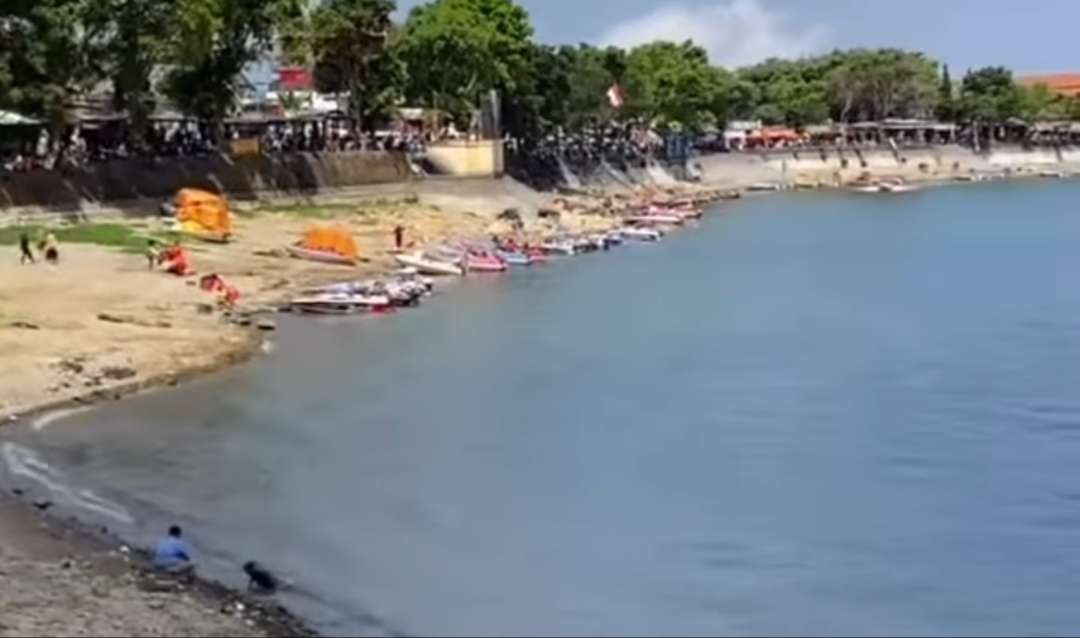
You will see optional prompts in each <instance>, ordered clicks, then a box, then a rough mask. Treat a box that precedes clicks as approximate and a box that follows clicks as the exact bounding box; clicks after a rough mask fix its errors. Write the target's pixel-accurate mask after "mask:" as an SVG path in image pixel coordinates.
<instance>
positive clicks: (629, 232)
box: [622, 226, 664, 241]
mask: <svg viewBox="0 0 1080 638" xmlns="http://www.w3.org/2000/svg"><path fill="white" fill-rule="evenodd" d="M622 236H623V237H625V238H626V239H629V240H632V241H660V238H661V237H663V236H664V234H663V233H662V232H660V231H659V230H657V229H655V228H641V227H638V226H627V227H626V228H623V229H622Z"/></svg>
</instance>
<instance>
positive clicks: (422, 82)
mask: <svg viewBox="0 0 1080 638" xmlns="http://www.w3.org/2000/svg"><path fill="white" fill-rule="evenodd" d="M532 35H533V28H532V25H531V24H530V22H529V14H528V13H527V12H526V11H525V9H523V8H521V7H520V6H518V5H517V4H514V2H512V1H511V0H434V2H431V3H430V4H426V5H421V6H418V7H416V8H414V9H413V10H412V12H411V13H410V14H409V19H408V20H407V21H406V23H405V26H404V28H403V30H402V37H401V39H400V41H399V49H398V51H399V53H400V55H401V57H402V59H403V60H404V61H405V66H406V69H407V71H408V84H407V88H406V95H407V96H408V98H409V99H410V100H412V101H415V102H417V103H420V104H422V105H426V106H429V107H433V108H437V109H443V110H445V111H448V112H449V113H451V114H452V115H453V116H454V117H455V119H456V120H457V121H458V122H459V123H465V122H467V120H468V118H469V116H470V115H471V114H472V113H473V111H474V110H475V108H476V105H477V103H478V101H479V99H480V97H481V96H483V95H486V94H487V93H488V92H489V91H491V90H495V91H499V92H500V93H502V94H503V96H504V99H507V98H509V99H510V100H513V99H514V98H515V94H516V92H517V91H518V89H519V88H527V84H528V83H529V82H530V79H531V78H532V69H531V64H532V62H533V61H534V60H533V49H532V43H531V39H532Z"/></svg>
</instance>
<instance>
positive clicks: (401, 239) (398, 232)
mask: <svg viewBox="0 0 1080 638" xmlns="http://www.w3.org/2000/svg"><path fill="white" fill-rule="evenodd" d="M404 243H405V227H404V226H401V225H398V226H394V248H396V249H398V250H401V246H402V245H403V244H404Z"/></svg>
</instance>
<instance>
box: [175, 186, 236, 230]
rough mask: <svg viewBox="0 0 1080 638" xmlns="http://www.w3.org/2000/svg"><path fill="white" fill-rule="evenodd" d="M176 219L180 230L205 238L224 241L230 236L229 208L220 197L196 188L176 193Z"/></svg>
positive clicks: (183, 189) (184, 189)
mask: <svg viewBox="0 0 1080 638" xmlns="http://www.w3.org/2000/svg"><path fill="white" fill-rule="evenodd" d="M175 203H176V219H177V221H178V222H180V227H181V230H183V231H184V232H188V233H192V234H194V235H199V236H203V237H207V238H216V239H226V238H228V236H229V235H230V234H232V220H231V219H230V218H229V207H228V205H227V204H226V203H225V200H224V199H223V198H222V197H221V196H220V195H215V194H213V193H209V192H207V191H204V190H199V189H197V188H181V189H180V190H179V191H177V193H176V200H175Z"/></svg>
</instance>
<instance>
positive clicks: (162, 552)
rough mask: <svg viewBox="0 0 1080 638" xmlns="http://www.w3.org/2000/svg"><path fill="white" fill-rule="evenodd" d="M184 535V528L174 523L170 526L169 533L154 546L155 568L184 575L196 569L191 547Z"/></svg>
mask: <svg viewBox="0 0 1080 638" xmlns="http://www.w3.org/2000/svg"><path fill="white" fill-rule="evenodd" d="M182 536H183V530H181V529H180V527H179V526H178V525H173V526H172V527H170V528H169V534H168V535H167V536H165V537H164V538H162V539H161V540H159V541H158V542H157V545H155V546H154V569H156V570H159V571H163V572H167V573H169V574H182V575H187V574H191V573H192V572H193V571H195V561H194V560H192V558H191V548H190V547H188V544H187V542H186V541H185V540H184V539H183V538H181V537H182Z"/></svg>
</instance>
